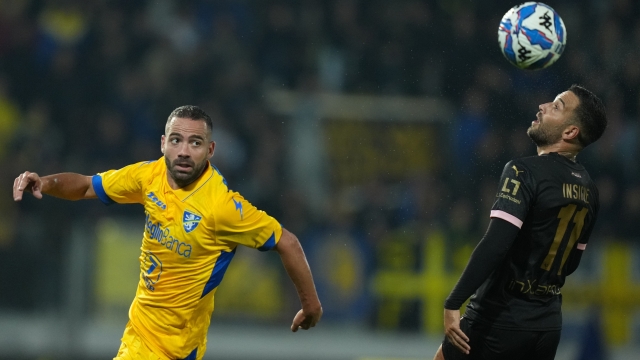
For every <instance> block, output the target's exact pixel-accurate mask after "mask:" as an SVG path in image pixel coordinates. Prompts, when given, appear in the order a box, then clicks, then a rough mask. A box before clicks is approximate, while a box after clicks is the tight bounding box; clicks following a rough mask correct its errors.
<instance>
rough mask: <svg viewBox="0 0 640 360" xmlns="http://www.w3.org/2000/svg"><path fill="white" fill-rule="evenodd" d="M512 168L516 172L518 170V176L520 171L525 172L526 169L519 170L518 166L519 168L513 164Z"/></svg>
mask: <svg viewBox="0 0 640 360" xmlns="http://www.w3.org/2000/svg"><path fill="white" fill-rule="evenodd" d="M511 168H512V169H513V170H515V172H516V176H518V175H519V174H520V173H522V172H524V170H518V168H517V167H516V166H515V165H513V166H512V167H511Z"/></svg>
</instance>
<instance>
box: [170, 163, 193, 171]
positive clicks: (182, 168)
mask: <svg viewBox="0 0 640 360" xmlns="http://www.w3.org/2000/svg"><path fill="white" fill-rule="evenodd" d="M173 167H174V168H176V170H179V171H189V170H191V168H193V166H191V164H189V163H178V164H174V165H173Z"/></svg>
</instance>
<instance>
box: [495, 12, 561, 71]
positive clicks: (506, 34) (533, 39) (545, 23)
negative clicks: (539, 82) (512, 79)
mask: <svg viewBox="0 0 640 360" xmlns="http://www.w3.org/2000/svg"><path fill="white" fill-rule="evenodd" d="M498 42H499V43H500V50H501V51H502V54H503V55H504V57H506V58H507V60H509V62H510V63H512V64H513V65H515V66H517V67H519V68H521V69H529V70H537V69H544V68H546V67H548V66H550V65H551V64H553V63H554V62H556V61H557V60H558V59H559V58H560V55H562V52H563V51H564V47H565V44H566V43H567V29H566V28H565V27H564V23H563V22H562V19H561V18H560V16H559V15H558V13H556V12H555V10H553V9H552V8H551V7H550V6H549V5H545V4H543V3H540V2H534V1H529V2H526V3H524V4H520V5H518V6H514V7H513V8H511V9H510V10H509V11H507V13H506V14H504V16H503V17H502V20H501V21H500V27H499V28H498Z"/></svg>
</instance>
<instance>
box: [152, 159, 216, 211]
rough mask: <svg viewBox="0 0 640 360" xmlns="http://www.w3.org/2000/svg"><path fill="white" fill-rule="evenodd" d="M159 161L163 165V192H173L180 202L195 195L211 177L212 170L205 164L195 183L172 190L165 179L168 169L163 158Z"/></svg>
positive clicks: (209, 165)
mask: <svg viewBox="0 0 640 360" xmlns="http://www.w3.org/2000/svg"><path fill="white" fill-rule="evenodd" d="M160 161H162V163H163V164H164V177H163V179H162V181H163V184H164V192H165V193H167V192H173V193H174V194H175V195H176V197H177V198H178V199H180V201H185V200H187V198H188V197H189V196H191V195H193V193H195V192H196V191H198V190H199V189H200V188H201V187H202V186H203V185H204V184H205V183H206V182H207V181H209V180H210V179H211V177H213V170H211V163H209V164H207V166H205V169H204V171H203V172H202V174H201V175H200V176H199V177H198V178H197V179H196V181H194V182H192V183H191V184H189V185H187V186H185V187H182V188H178V189H175V190H174V189H172V188H171V186H170V185H169V180H168V179H167V177H168V176H170V175H169V169H167V165H166V162H165V159H164V156H163V157H162V158H161V159H160Z"/></svg>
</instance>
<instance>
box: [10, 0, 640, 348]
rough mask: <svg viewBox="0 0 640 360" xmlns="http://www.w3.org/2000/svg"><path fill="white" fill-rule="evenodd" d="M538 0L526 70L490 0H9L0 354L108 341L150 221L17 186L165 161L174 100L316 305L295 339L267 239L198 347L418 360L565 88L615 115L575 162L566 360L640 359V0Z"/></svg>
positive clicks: (116, 329) (289, 294)
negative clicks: (513, 166)
mask: <svg viewBox="0 0 640 360" xmlns="http://www.w3.org/2000/svg"><path fill="white" fill-rule="evenodd" d="M547 4H549V5H551V6H552V7H554V8H555V9H556V10H557V11H558V13H559V14H560V16H561V17H562V18H563V20H564V22H565V24H566V27H567V33H568V35H567V38H568V41H567V48H566V51H565V53H564V54H563V56H562V58H560V60H559V61H558V62H557V63H556V64H554V65H553V66H552V67H551V68H549V69H545V70H541V71H536V72H528V71H522V70H518V69H516V68H515V67H513V66H511V65H510V64H509V63H508V62H507V61H506V60H505V59H504V58H503V57H502V55H501V54H500V51H499V49H498V44H497V28H498V24H499V20H500V18H501V17H502V15H503V14H504V13H505V12H506V11H507V10H508V9H509V8H510V7H512V6H514V5H516V4H515V3H513V2H508V1H503V0H488V1H482V2H480V1H462V0H446V1H443V0H434V1H418V0H397V1H381V0H371V1H363V0H361V1H356V0H331V1H320V0H299V1H248V0H246V1H242V0H238V1H231V0H220V1H205V0H186V1H178V0H159V1H126V0H120V1H107V0H95V1H83V0H0V167H1V168H2V171H1V172H0V187H2V188H4V189H5V191H4V193H5V196H2V197H0V211H1V212H2V215H3V216H1V217H0V358H2V359H105V358H111V357H113V356H114V355H115V353H116V351H117V349H118V346H119V338H120V336H121V334H122V330H123V328H124V325H125V323H126V321H127V310H128V307H129V304H130V303H131V300H132V299H133V296H134V294H135V287H136V284H137V281H138V277H139V267H138V263H137V258H138V256H139V251H140V250H139V248H140V239H141V235H142V230H143V226H142V223H143V219H144V215H143V211H142V208H141V207H140V206H135V205H124V206H112V207H105V206H103V205H102V204H101V203H99V202H97V201H93V202H91V201H87V202H75V203H72V202H64V201H60V200H57V199H53V198H45V199H43V200H41V201H37V200H35V199H33V198H32V197H27V198H26V199H25V200H24V201H22V202H20V203H14V202H13V200H12V198H11V197H10V196H9V188H10V187H11V186H12V184H13V180H14V178H15V177H16V176H17V175H18V174H19V173H21V172H23V171H25V170H30V171H36V172H38V173H39V174H50V173H56V172H63V171H73V172H79V173H83V174H88V175H90V174H94V173H96V172H100V171H104V170H107V169H112V168H119V167H122V166H124V165H127V164H129V163H132V162H137V161H142V160H150V159H156V158H158V157H160V155H161V154H160V151H159V150H160V148H159V146H160V136H161V135H162V133H163V130H164V123H165V121H166V117H167V116H168V114H169V113H170V112H171V111H172V110H173V109H174V108H176V107H178V106H181V105H185V104H194V105H199V106H201V107H203V108H204V109H205V111H207V113H209V114H210V115H211V116H212V118H213V121H214V131H213V137H214V140H215V141H216V142H217V147H216V153H215V156H214V158H213V163H214V164H216V166H217V167H218V168H219V169H220V171H221V172H222V173H223V174H224V176H225V177H226V178H227V181H228V183H229V184H230V187H231V188H232V189H234V190H236V191H239V192H240V193H242V194H243V195H244V196H245V197H246V198H247V199H248V200H250V201H251V202H252V203H253V204H254V205H256V206H258V207H259V208H261V209H263V210H265V211H267V212H268V213H269V214H271V215H273V216H275V217H276V218H277V219H278V220H279V221H280V222H281V223H282V224H283V225H284V226H285V227H286V228H288V229H289V230H291V231H292V232H294V233H295V234H296V235H298V237H299V238H300V241H301V242H302V244H303V246H304V248H305V251H306V253H307V257H308V259H309V263H310V265H311V267H312V271H313V273H314V276H315V279H316V283H317V286H318V292H319V295H320V297H321V300H322V302H323V306H324V310H325V314H324V318H323V320H322V322H321V323H320V324H319V326H318V327H317V328H315V329H313V331H310V332H305V333H302V334H291V333H290V332H289V330H288V326H289V324H290V321H291V319H292V318H293V315H294V314H295V311H296V310H297V308H298V306H299V305H298V303H297V298H296V293H295V290H294V289H293V286H292V284H291V283H290V281H289V280H288V278H287V277H286V274H285V273H284V270H283V268H282V265H281V264H280V261H279V258H278V256H277V255H275V254H273V253H268V254H263V253H258V252H255V251H252V250H250V249H241V250H240V251H239V252H238V255H237V256H236V257H235V260H234V261H233V263H232V264H231V265H230V267H229V271H228V272H227V274H226V276H225V279H224V281H223V282H222V286H221V288H220V290H219V291H218V293H217V294H216V310H215V312H214V315H213V319H212V325H211V329H210V331H209V348H208V350H207V355H206V357H205V358H207V359H229V360H235V359H265V360H271V359H274V360H275V359H285V360H286V359H336V360H374V359H375V360H392V359H393V360H414V359H431V358H432V356H433V354H434V352H435V350H436V349H437V346H438V344H439V342H440V341H441V339H442V305H443V301H444V298H445V297H446V295H447V294H448V292H449V291H450V290H451V288H452V286H453V284H455V281H456V280H457V278H458V276H459V274H460V273H461V271H462V269H463V268H464V266H465V264H466V261H467V259H468V257H469V255H470V253H471V251H472V250H473V248H474V246H475V244H476V243H477V242H478V241H479V239H480V237H481V236H482V234H483V232H484V230H485V228H486V225H487V223H488V220H489V216H488V215H489V209H490V207H491V205H492V202H493V199H494V196H495V192H496V190H497V188H498V183H497V182H498V178H499V176H500V172H501V170H502V167H503V166H504V164H505V163H506V162H507V161H508V160H509V159H511V158H515V157H519V156H527V155H532V154H534V153H535V147H534V146H533V144H532V143H531V142H530V141H529V139H528V138H527V136H526V134H525V131H526V128H527V127H528V126H529V124H530V122H531V120H532V119H534V116H535V113H536V112H537V106H538V104H540V103H544V102H547V101H549V100H551V99H553V98H554V97H555V95H556V94H558V93H560V92H562V91H564V90H565V89H567V88H568V87H569V86H570V85H571V84H573V83H579V84H582V85H584V86H586V87H587V88H589V89H591V90H592V91H594V92H595V93H596V94H598V95H599V96H600V97H601V98H602V99H603V100H604V101H605V103H606V105H607V112H608V117H609V123H610V125H609V128H608V130H607V132H606V133H605V135H604V136H603V138H602V139H601V140H599V142H598V143H596V144H594V145H592V146H591V147H589V148H588V149H587V150H585V151H584V153H583V154H581V155H580V157H579V160H580V161H581V162H582V163H583V164H585V166H586V167H587V169H588V170H589V171H590V173H591V175H592V177H593V178H594V179H595V181H596V183H597V186H598V187H599V190H600V202H601V213H600V216H599V219H598V223H597V225H596V229H595V231H594V234H593V235H592V238H591V240H590V242H589V248H588V250H587V251H586V252H585V256H584V257H583V261H582V264H581V266H580V268H579V269H578V271H577V272H576V273H575V274H573V275H572V276H571V277H570V278H569V279H568V281H567V285H566V286H565V287H564V288H563V289H562V292H563V294H564V304H563V313H564V324H565V325H564V329H563V337H562V343H561V346H560V349H559V352H558V357H557V358H558V359H572V360H573V359H581V360H586V359H594V360H595V359H605V358H608V359H636V358H638V355H637V354H638V353H640V316H639V315H640V312H639V311H638V310H639V308H640V256H639V255H640V251H639V245H640V236H639V235H638V232H637V223H638V222H639V221H640V180H638V179H639V178H640V177H639V175H640V162H638V160H637V159H638V155H640V146H639V145H638V143H639V141H640V127H639V121H638V120H639V117H640V65H639V64H640V62H639V60H638V59H640V20H639V19H640V4H639V3H638V2H637V1H634V0H613V1H605V0H588V1H580V0H564V1H554V2H547Z"/></svg>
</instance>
